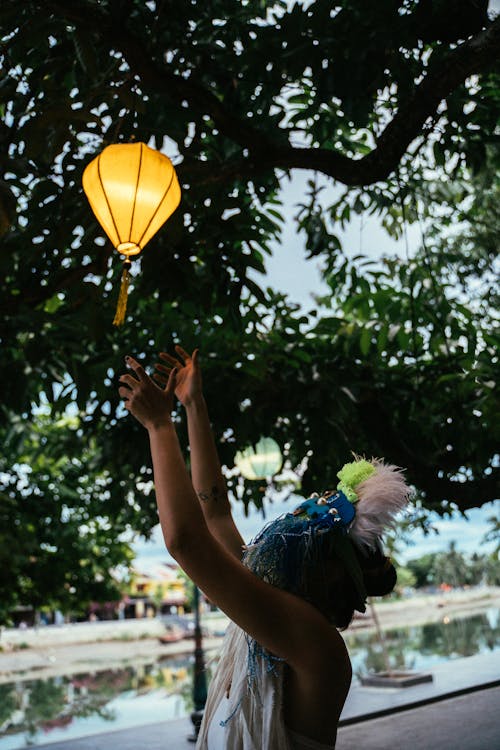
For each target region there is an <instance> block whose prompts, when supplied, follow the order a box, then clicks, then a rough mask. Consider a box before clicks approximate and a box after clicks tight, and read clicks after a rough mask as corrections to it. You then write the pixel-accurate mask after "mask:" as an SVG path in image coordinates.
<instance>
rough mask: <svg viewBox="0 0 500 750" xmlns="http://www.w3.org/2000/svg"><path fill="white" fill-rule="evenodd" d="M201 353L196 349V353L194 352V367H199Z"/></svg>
mask: <svg viewBox="0 0 500 750" xmlns="http://www.w3.org/2000/svg"><path fill="white" fill-rule="evenodd" d="M199 353H200V350H199V349H195V350H194V352H193V366H194V367H197V365H198V355H199Z"/></svg>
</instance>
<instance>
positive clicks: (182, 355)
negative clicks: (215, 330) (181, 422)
mask: <svg viewBox="0 0 500 750" xmlns="http://www.w3.org/2000/svg"><path fill="white" fill-rule="evenodd" d="M175 351H176V352H177V355H178V359H176V358H175V357H172V356H171V355H170V354H166V353H165V352H160V359H162V360H163V361H164V362H166V363H167V364H166V365H162V364H160V363H158V364H156V365H155V369H156V370H158V372H156V373H155V374H154V375H153V377H154V379H155V380H156V381H157V382H158V383H161V384H162V385H164V386H165V385H166V384H167V383H168V381H169V378H170V376H171V375H172V372H173V369H172V368H174V369H176V370H177V374H176V378H175V395H176V396H177V398H178V399H179V401H180V402H181V404H182V405H183V406H189V405H190V404H191V403H193V402H194V401H196V399H198V398H201V396H202V383H201V371H200V365H199V363H198V349H195V350H194V352H193V354H192V355H190V354H188V353H187V351H186V350H185V349H183V348H182V346H176V347H175Z"/></svg>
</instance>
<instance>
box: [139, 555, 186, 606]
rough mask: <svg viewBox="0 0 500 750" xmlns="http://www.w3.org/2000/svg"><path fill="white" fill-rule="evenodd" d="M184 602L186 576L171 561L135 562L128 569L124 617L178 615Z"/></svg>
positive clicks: (184, 604)
mask: <svg viewBox="0 0 500 750" xmlns="http://www.w3.org/2000/svg"><path fill="white" fill-rule="evenodd" d="M187 603H188V596H187V591H186V579H185V578H184V577H183V576H182V574H181V569H180V568H179V566H178V565H175V564H174V563H168V562H164V563H154V564H149V565H147V566H146V565H144V564H142V565H141V564H138V563H135V564H134V566H133V567H132V568H131V581H130V584H129V593H128V596H127V599H126V600H125V617H154V616H155V615H158V614H172V613H179V614H182V613H183V612H184V610H185V608H186V605H187Z"/></svg>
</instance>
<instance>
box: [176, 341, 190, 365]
mask: <svg viewBox="0 0 500 750" xmlns="http://www.w3.org/2000/svg"><path fill="white" fill-rule="evenodd" d="M175 351H176V352H177V354H180V355H181V357H182V359H183V360H184V361H185V362H189V360H190V359H191V355H190V354H188V353H187V351H186V350H185V349H183V348H182V346H179V344H177V345H176V346H175Z"/></svg>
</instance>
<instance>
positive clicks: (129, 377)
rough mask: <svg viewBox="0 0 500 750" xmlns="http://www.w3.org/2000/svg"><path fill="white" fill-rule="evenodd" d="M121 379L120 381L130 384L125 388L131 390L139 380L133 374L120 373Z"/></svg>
mask: <svg viewBox="0 0 500 750" xmlns="http://www.w3.org/2000/svg"><path fill="white" fill-rule="evenodd" d="M119 381H120V383H125V384H126V385H128V388H126V389H125V390H127V391H129V392H130V389H131V388H133V387H134V386H135V385H137V383H138V382H139V381H138V380H137V378H134V376H133V375H120V377H119Z"/></svg>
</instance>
